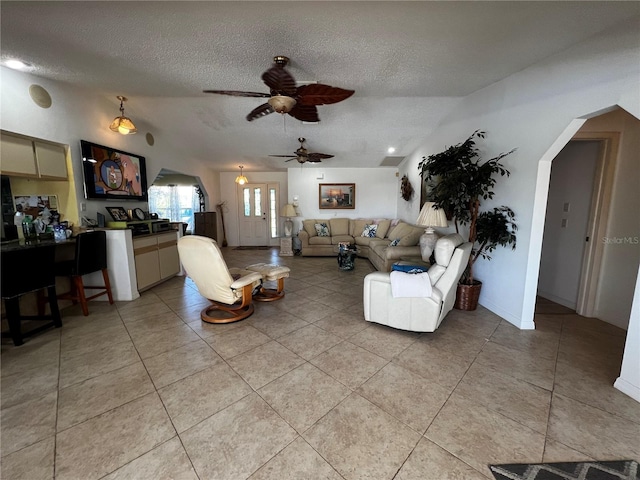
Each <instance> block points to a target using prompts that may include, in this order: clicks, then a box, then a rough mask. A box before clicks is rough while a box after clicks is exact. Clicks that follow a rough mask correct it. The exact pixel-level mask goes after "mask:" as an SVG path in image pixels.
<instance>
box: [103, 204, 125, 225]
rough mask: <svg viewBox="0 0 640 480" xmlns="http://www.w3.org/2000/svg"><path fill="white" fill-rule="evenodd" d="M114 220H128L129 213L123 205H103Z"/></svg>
mask: <svg viewBox="0 0 640 480" xmlns="http://www.w3.org/2000/svg"><path fill="white" fill-rule="evenodd" d="M105 208H106V209H107V212H109V215H111V218H113V219H114V220H115V221H116V222H128V221H129V214H128V213H127V211H126V210H125V209H124V208H123V207H105Z"/></svg>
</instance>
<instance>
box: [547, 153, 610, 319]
mask: <svg viewBox="0 0 640 480" xmlns="http://www.w3.org/2000/svg"><path fill="white" fill-rule="evenodd" d="M599 156H600V143H599V142H597V141H572V142H569V143H568V144H567V146H566V147H564V148H563V149H562V152H560V154H558V156H557V157H556V159H555V160H554V161H553V164H552V167H551V168H552V170H551V182H550V184H549V198H548V200H547V216H546V219H545V223H544V241H543V244H542V259H541V261H540V280H539V281H538V295H539V296H541V297H544V298H547V299H549V300H551V301H554V302H556V303H559V304H560V305H564V306H565V307H569V308H571V309H572V310H575V309H576V305H577V302H578V287H579V286H580V273H581V268H582V257H583V255H584V249H585V238H586V236H587V227H588V223H589V212H590V208H591V196H592V195H591V194H592V191H593V185H594V175H595V173H596V164H597V162H598V158H599ZM565 205H566V206H567V208H566V209H565ZM565 210H566V211H565ZM594 240H595V239H591V241H594Z"/></svg>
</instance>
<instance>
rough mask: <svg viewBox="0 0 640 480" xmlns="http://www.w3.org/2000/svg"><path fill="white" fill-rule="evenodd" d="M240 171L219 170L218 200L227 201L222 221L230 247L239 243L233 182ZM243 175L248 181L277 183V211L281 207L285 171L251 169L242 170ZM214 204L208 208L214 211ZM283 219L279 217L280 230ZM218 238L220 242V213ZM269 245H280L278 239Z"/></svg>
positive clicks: (284, 190) (285, 191) (284, 185)
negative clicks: (255, 170) (278, 196)
mask: <svg viewBox="0 0 640 480" xmlns="http://www.w3.org/2000/svg"><path fill="white" fill-rule="evenodd" d="M239 173H240V171H239V170H238V171H236V172H221V173H220V201H221V202H227V203H226V205H225V214H224V222H225V226H226V230H227V242H228V244H229V246H230V247H235V246H238V245H240V241H239V238H240V237H239V230H238V229H239V228H240V227H239V224H238V214H239V211H240V210H239V208H240V206H239V204H238V185H237V184H236V183H235V179H236V177H237V176H238V174H239ZM244 174H245V176H246V177H247V178H248V179H249V183H266V184H277V185H278V186H279V192H280V198H279V202H280V205H279V206H278V212H279V211H280V209H281V208H282V205H284V204H285V203H287V172H254V171H251V170H247V169H246V168H245V170H244ZM215 208H216V205H215V204H211V205H210V208H209V209H210V210H211V211H214V210H215ZM283 223H284V219H283V218H280V229H281V230H280V231H281V232H282V231H283V230H282V229H283ZM218 239H219V240H220V243H222V224H221V220H220V215H218ZM270 245H280V242H279V239H277V238H274V239H271V243H270Z"/></svg>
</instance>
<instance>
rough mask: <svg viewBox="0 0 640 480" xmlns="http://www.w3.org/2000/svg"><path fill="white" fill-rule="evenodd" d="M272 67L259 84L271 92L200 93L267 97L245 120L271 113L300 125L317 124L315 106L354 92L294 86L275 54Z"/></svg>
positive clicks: (317, 85) (280, 57)
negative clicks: (290, 118) (304, 123)
mask: <svg viewBox="0 0 640 480" xmlns="http://www.w3.org/2000/svg"><path fill="white" fill-rule="evenodd" d="M273 62H274V64H273V66H272V67H271V68H270V69H269V70H267V71H266V72H264V73H263V74H262V81H263V82H264V83H265V84H266V85H267V87H269V89H270V90H271V92H270V93H261V92H242V91H238V90H204V93H215V94H218V95H231V96H234V97H258V98H268V99H269V100H267V103H263V104H262V105H260V106H259V107H256V108H254V109H253V110H252V111H251V113H249V115H247V120H249V121H252V120H255V119H256V118H260V117H264V116H265V115H269V114H270V113H273V112H278V113H282V114H285V113H288V114H289V115H291V116H292V117H294V118H297V119H298V120H300V121H303V122H319V121H320V117H319V116H318V109H317V108H316V106H317V105H328V104H331V103H338V102H341V101H343V100H346V99H347V98H349V97H350V96H351V95H353V93H354V90H345V89H343V88H338V87H332V86H330V85H323V84H321V83H312V84H309V85H301V86H299V87H297V86H296V81H295V79H294V78H293V76H292V75H291V74H290V73H289V72H287V71H286V70H285V69H284V67H285V66H286V65H287V63H289V58H287V57H285V56H283V55H278V56H275V57H273Z"/></svg>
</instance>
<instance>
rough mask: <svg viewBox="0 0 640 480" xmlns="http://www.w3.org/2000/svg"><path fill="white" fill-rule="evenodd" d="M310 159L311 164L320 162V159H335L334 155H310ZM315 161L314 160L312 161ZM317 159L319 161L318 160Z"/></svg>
mask: <svg viewBox="0 0 640 480" xmlns="http://www.w3.org/2000/svg"><path fill="white" fill-rule="evenodd" d="M307 156H308V157H309V160H308V161H309V162H312V163H313V162H316V161H317V162H319V161H320V159H326V158H333V155H328V154H326V153H310V154H309V155H307ZM312 159H313V160H312ZM316 159H317V160H316Z"/></svg>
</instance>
